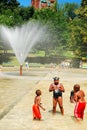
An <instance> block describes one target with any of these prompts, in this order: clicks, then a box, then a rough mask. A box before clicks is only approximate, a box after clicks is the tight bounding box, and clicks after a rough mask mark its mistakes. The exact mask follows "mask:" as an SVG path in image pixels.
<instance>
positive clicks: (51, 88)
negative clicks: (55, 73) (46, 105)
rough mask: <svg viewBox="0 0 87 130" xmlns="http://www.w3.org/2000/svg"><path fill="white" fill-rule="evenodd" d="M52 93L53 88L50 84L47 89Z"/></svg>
mask: <svg viewBox="0 0 87 130" xmlns="http://www.w3.org/2000/svg"><path fill="white" fill-rule="evenodd" d="M52 91H54V86H53V84H51V85H50V87H49V92H52Z"/></svg>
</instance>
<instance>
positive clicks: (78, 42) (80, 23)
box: [71, 0, 87, 57]
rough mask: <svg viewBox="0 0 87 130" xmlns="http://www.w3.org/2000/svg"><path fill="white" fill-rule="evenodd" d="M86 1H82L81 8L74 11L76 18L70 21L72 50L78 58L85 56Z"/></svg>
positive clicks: (86, 48) (86, 54)
mask: <svg viewBox="0 0 87 130" xmlns="http://www.w3.org/2000/svg"><path fill="white" fill-rule="evenodd" d="M86 10H87V1H86V0H82V3H81V6H80V8H79V9H77V10H76V11H75V13H76V16H77V17H76V18H74V20H73V21H71V29H72V40H73V43H72V49H73V51H74V53H75V54H76V55H77V56H79V57H82V56H87V11H86Z"/></svg>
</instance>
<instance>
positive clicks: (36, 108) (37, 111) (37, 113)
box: [32, 89, 45, 120]
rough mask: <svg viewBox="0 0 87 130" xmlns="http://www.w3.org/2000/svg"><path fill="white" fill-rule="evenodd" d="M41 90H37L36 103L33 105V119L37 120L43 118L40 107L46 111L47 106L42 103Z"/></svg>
mask: <svg viewBox="0 0 87 130" xmlns="http://www.w3.org/2000/svg"><path fill="white" fill-rule="evenodd" d="M40 96H41V90H39V89H38V90H36V96H35V99H34V105H33V106H32V111H33V119H34V120H36V119H38V120H41V113H40V108H42V109H43V110H44V111H45V108H43V106H42V105H41V103H40V102H41V97H40Z"/></svg>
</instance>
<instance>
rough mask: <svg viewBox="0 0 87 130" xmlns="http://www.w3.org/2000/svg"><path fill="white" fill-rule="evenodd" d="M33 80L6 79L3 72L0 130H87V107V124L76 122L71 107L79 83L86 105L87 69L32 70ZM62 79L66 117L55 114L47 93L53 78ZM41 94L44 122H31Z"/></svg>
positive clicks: (50, 97)
mask: <svg viewBox="0 0 87 130" xmlns="http://www.w3.org/2000/svg"><path fill="white" fill-rule="evenodd" d="M29 72H30V76H15V75H12V76H11V75H7V73H6V74H5V73H3V72H2V71H1V72H0V130H82V129H83V130H87V107H86V109H85V113H84V120H83V121H81V122H77V121H75V120H74V118H73V110H74V106H75V104H72V103H70V101H69V96H70V91H71V90H72V88H73V85H74V84H76V83H78V84H80V86H81V89H83V90H84V91H85V94H86V96H85V98H86V101H87V70H86V69H62V70H61V69H58V68H56V69H43V68H42V69H40V70H39V69H38V70H37V69H36V70H35V69H34V71H33V69H32V70H30V71H29ZM54 76H58V77H60V82H61V83H63V85H64V87H65V93H63V104H64V113H65V114H64V116H62V115H61V114H60V110H59V106H57V113H56V114H55V115H53V114H52V112H51V110H52V93H51V92H49V91H48V89H49V85H50V83H52V82H53V77H54ZM38 88H39V89H41V90H42V96H41V99H42V104H43V106H44V107H45V108H46V111H42V110H41V114H42V121H34V120H32V105H33V100H34V96H35V91H36V89H38Z"/></svg>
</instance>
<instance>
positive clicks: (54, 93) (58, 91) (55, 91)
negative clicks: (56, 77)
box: [53, 90, 62, 98]
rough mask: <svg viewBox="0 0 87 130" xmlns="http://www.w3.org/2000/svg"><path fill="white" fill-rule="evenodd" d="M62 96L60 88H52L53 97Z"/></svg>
mask: <svg viewBox="0 0 87 130" xmlns="http://www.w3.org/2000/svg"><path fill="white" fill-rule="evenodd" d="M60 96H61V97H62V92H61V91H60V90H54V91H53V97H54V98H58V97H60Z"/></svg>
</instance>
